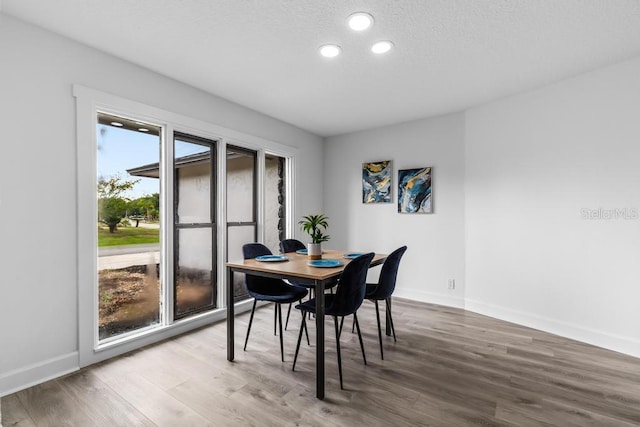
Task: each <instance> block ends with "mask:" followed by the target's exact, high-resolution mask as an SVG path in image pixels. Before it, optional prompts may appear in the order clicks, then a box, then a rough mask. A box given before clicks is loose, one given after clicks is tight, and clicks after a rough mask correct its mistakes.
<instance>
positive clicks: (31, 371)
mask: <svg viewBox="0 0 640 427" xmlns="http://www.w3.org/2000/svg"><path fill="white" fill-rule="evenodd" d="M78 369H80V368H79V364H78V352H77V351H74V352H73V353H69V354H64V355H62V356H58V357H54V358H52V359H48V360H43V361H42V362H38V363H34V364H32V365H28V366H25V367H23V368H19V369H15V370H13V371H9V372H7V373H4V374H2V375H1V376H0V396H6V395H8V394H11V393H15V392H17V391H20V390H23V389H25V388H28V387H31V386H34V385H36V384H40V383H43V382H45V381H49V380H52V379H54V378H57V377H60V376H62V375H66V374H68V373H71V372H74V371H77V370H78Z"/></svg>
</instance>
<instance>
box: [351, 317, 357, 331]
mask: <svg viewBox="0 0 640 427" xmlns="http://www.w3.org/2000/svg"><path fill="white" fill-rule="evenodd" d="M355 331H356V319H355V317H354V318H353V320H352V321H351V333H354V332H355Z"/></svg>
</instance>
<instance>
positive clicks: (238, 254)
mask: <svg viewBox="0 0 640 427" xmlns="http://www.w3.org/2000/svg"><path fill="white" fill-rule="evenodd" d="M256 158H257V154H256V152H255V151H251V150H247V149H244V148H239V147H234V146H227V176H226V178H227V204H226V209H227V259H242V245H244V244H245V243H253V242H255V241H256V239H257V222H256V216H257V215H256V164H257V162H256ZM234 280H235V284H234V286H235V289H234V295H235V300H236V301H242V300H244V299H247V298H248V297H249V295H248V294H247V293H246V289H245V287H244V275H243V274H235V275H234Z"/></svg>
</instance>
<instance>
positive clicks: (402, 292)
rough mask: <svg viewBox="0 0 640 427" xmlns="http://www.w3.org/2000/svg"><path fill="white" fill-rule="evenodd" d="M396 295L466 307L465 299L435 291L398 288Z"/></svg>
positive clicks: (394, 294)
mask: <svg viewBox="0 0 640 427" xmlns="http://www.w3.org/2000/svg"><path fill="white" fill-rule="evenodd" d="M393 296H394V297H399V298H405V299H410V300H414V301H420V302H429V303H432V304H438V305H446V306H449V307H456V308H464V299H462V298H460V297H458V296H452V295H447V294H439V293H435V292H427V291H416V290H413V289H398V288H396V290H395V292H394V293H393Z"/></svg>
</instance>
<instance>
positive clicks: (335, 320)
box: [333, 316, 344, 390]
mask: <svg viewBox="0 0 640 427" xmlns="http://www.w3.org/2000/svg"><path fill="white" fill-rule="evenodd" d="M333 324H334V325H335V327H336V350H337V353H338V374H339V375H340V390H344V387H343V385H342V356H341V355H340V331H339V330H338V317H337V316H333Z"/></svg>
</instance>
